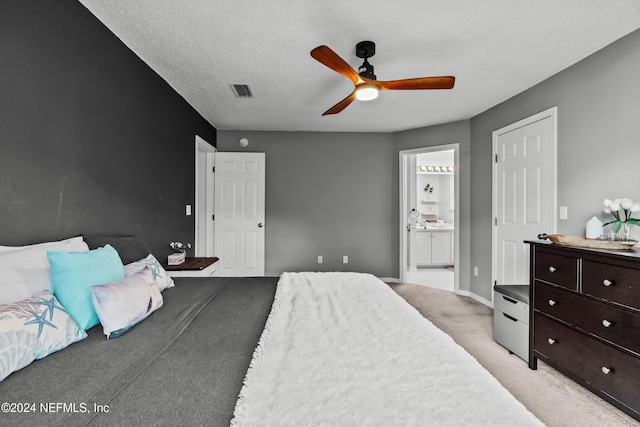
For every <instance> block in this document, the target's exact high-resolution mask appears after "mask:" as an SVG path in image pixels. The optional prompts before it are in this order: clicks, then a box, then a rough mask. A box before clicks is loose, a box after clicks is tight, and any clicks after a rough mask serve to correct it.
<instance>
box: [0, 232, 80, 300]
mask: <svg viewBox="0 0 640 427" xmlns="http://www.w3.org/2000/svg"><path fill="white" fill-rule="evenodd" d="M7 248H8V247H7V246H4V247H3V249H2V250H0V272H2V273H1V274H0V304H12V303H14V302H18V301H22V300H24V299H27V298H30V297H32V296H34V295H36V294H37V293H38V292H41V291H50V292H53V288H52V286H51V269H50V266H49V259H48V258H47V251H48V250H57V251H63V252H86V251H88V250H89V247H88V246H87V244H86V243H85V242H84V240H82V237H74V238H72V239H67V240H63V241H59V242H46V243H39V244H36V245H29V246H22V247H19V248H13V249H7Z"/></svg>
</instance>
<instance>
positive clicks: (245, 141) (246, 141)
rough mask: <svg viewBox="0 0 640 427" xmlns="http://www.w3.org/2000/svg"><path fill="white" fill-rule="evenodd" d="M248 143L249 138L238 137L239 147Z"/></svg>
mask: <svg viewBox="0 0 640 427" xmlns="http://www.w3.org/2000/svg"><path fill="white" fill-rule="evenodd" d="M247 145H249V140H248V139H247V138H240V147H246V146H247Z"/></svg>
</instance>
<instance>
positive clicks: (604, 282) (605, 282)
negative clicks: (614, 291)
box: [602, 279, 613, 286]
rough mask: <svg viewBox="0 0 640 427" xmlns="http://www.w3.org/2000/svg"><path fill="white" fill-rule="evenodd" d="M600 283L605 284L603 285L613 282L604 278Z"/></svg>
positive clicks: (609, 284)
mask: <svg viewBox="0 0 640 427" xmlns="http://www.w3.org/2000/svg"><path fill="white" fill-rule="evenodd" d="M602 284H603V285H605V286H611V285H612V284H613V282H612V281H611V280H607V279H604V280H603V281H602Z"/></svg>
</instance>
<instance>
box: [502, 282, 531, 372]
mask: <svg viewBox="0 0 640 427" xmlns="http://www.w3.org/2000/svg"><path fill="white" fill-rule="evenodd" d="M493 289H494V291H495V294H494V299H493V339H494V340H495V342H497V343H498V344H500V345H501V346H503V347H504V348H506V349H507V350H509V352H510V353H514V354H515V355H517V356H518V357H520V358H521V359H522V360H524V361H525V362H529V285H495V286H494V287H493Z"/></svg>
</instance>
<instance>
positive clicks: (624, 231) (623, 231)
mask: <svg viewBox="0 0 640 427" xmlns="http://www.w3.org/2000/svg"><path fill="white" fill-rule="evenodd" d="M630 231H631V230H630V227H629V224H627V223H626V222H623V223H622V225H621V226H620V230H618V232H617V233H616V240H619V241H621V242H626V241H627V240H629V232H630Z"/></svg>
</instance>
